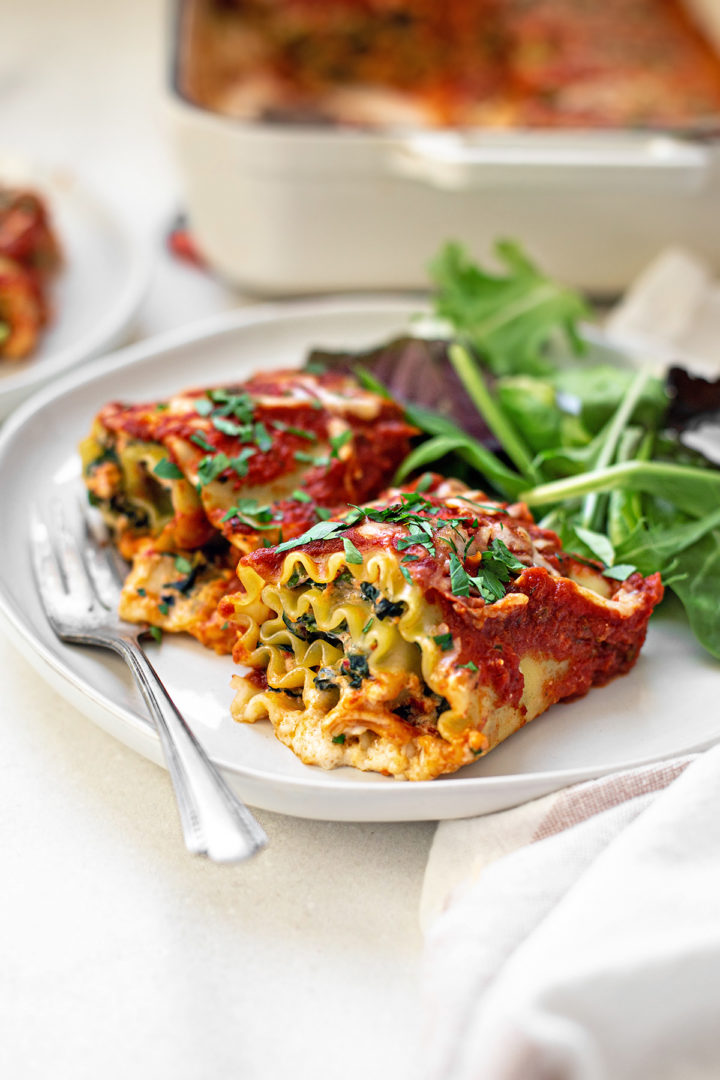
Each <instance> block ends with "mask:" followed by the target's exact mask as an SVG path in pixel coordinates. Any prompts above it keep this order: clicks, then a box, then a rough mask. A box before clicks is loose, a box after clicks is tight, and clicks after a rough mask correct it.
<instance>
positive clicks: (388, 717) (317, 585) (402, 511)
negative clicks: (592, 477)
mask: <svg viewBox="0 0 720 1080" xmlns="http://www.w3.org/2000/svg"><path fill="white" fill-rule="evenodd" d="M237 573H238V578H239V580H240V582H241V583H242V589H241V590H240V591H239V592H238V593H236V594H235V595H232V596H228V597H225V598H224V599H223V601H222V602H221V605H220V611H221V614H222V616H223V617H224V618H226V619H227V620H228V621H229V622H230V624H231V625H232V626H233V627H234V629H235V631H236V632H237V635H238V637H237V642H236V646H235V650H234V658H235V660H236V662H238V663H241V664H244V665H247V666H248V667H249V668H250V671H249V673H248V674H246V675H236V676H235V677H234V680H233V681H234V685H235V688H236V691H237V693H236V698H235V702H234V705H233V713H234V715H235V717H236V719H238V720H242V721H251V722H252V721H256V720H261V719H266V718H267V719H269V720H270V721H271V723H272V725H273V727H274V729H275V733H276V735H277V736H278V738H279V739H280V740H281V741H282V742H284V743H285V744H286V745H288V746H289V747H290V748H291V749H292V750H293V751H294V752H295V753H296V754H297V755H298V756H299V757H300V758H301V759H302V760H303V761H304V762H305V763H307V764H315V765H320V766H323V767H325V768H333V767H336V766H339V765H352V766H355V767H356V768H360V769H366V770H373V771H378V772H381V773H384V774H386V775H392V776H396V777H398V778H404V779H409V780H426V779H432V778H433V777H436V776H438V775H440V774H442V773H447V772H453V771H454V770H456V769H458V768H459V767H461V766H462V765H465V764H467V763H469V762H472V761H474V760H476V759H477V758H478V757H480V756H482V755H484V754H486V753H487V752H488V751H489V750H491V749H492V748H493V747H494V746H496V745H497V744H498V743H499V742H501V741H502V740H503V739H505V738H507V736H508V735H510V734H512V733H513V732H514V731H516V730H517V729H518V728H519V727H521V726H522V725H523V724H525V723H527V722H528V721H529V720H532V719H533V718H534V717H536V716H538V715H539V714H540V713H542V712H543V711H544V710H545V709H547V708H548V707H549V706H550V705H552V704H554V703H555V702H557V701H560V700H562V699H563V698H569V697H576V696H578V695H581V694H584V693H586V692H587V691H588V690H589V689H590V687H591V686H593V685H599V684H602V683H605V682H607V681H608V680H609V679H611V678H612V677H614V676H615V675H619V674H621V673H623V672H625V671H627V670H629V668H630V667H631V666H632V665H633V664H634V662H635V660H636V659H637V656H638V653H639V650H640V647H641V645H642V643H643V640H644V638H645V633H646V629H647V622H648V619H649V617H650V614H651V612H652V610H653V607H654V606H655V604H657V603H658V602H659V600H660V598H661V596H662V586H661V584H660V580H659V577H658V575H654V576H653V577H651V578H647V579H644V578H643V577H642V576H641V575H640V574H633V575H632V576H631V577H630V578H629V579H628V580H627V581H624V582H619V581H616V580H614V579H612V578H610V577H605V576H603V574H602V572H601V568H600V567H599V566H593V565H588V564H587V563H585V562H580V561H579V560H576V559H574V558H573V557H572V556H569V555H566V554H565V553H563V551H562V550H561V547H560V542H559V540H558V537H557V536H556V535H555V534H554V533H552V532H550V531H548V530H544V529H542V528H540V527H539V526H537V525H536V524H535V523H534V522H533V520H532V517H531V516H530V514H529V513H528V511H527V508H526V507H525V506H524V505H522V504H518V505H513V506H508V505H506V504H503V503H496V502H491V501H489V500H488V499H487V497H486V496H485V495H484V494H482V493H481V492H472V491H467V490H466V489H464V488H463V486H462V485H460V484H458V483H457V482H452V481H450V482H447V483H446V484H445V485H443V486H441V487H440V488H438V489H437V490H436V491H435V492H434V493H433V494H428V495H425V494H423V493H421V492H419V491H414V492H407V491H405V492H403V491H393V492H390V493H388V495H387V497H386V498H385V499H384V500H383V501H381V502H376V503H373V504H370V505H368V506H365V507H353V508H352V509H351V510H350V511H349V513H347V514H345V515H344V517H343V518H342V519H339V520H336V521H326V522H321V523H319V524H318V525H317V526H315V527H314V528H312V529H310V530H308V532H306V533H305V534H304V535H303V536H301V537H299V538H297V539H296V540H291V541H288V542H286V543H283V544H280V545H279V546H278V547H275V548H269V549H265V550H258V551H255V552H254V553H253V554H252V555H248V556H246V557H245V558H243V559H242V560H241V561H240V563H239V565H238V568H237Z"/></svg>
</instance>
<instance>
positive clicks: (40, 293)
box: [0, 185, 62, 360]
mask: <svg viewBox="0 0 720 1080" xmlns="http://www.w3.org/2000/svg"><path fill="white" fill-rule="evenodd" d="M61 262H62V258H61V254H60V245H59V243H58V240H57V237H56V236H55V233H54V231H53V228H52V225H51V223H50V217H49V214H48V210H47V207H46V205H45V203H44V202H43V200H42V199H41V198H40V196H39V195H36V194H35V193H34V192H32V191H25V190H18V189H15V188H7V187H3V186H2V185H0V359H5V360H22V359H24V358H25V357H26V356H29V355H30V353H31V352H32V351H33V349H34V348H35V346H36V345H37V341H38V337H39V335H40V333H41V332H42V330H43V327H45V326H46V325H47V323H48V322H49V320H50V315H51V311H50V302H49V299H48V288H49V285H50V282H51V281H52V278H53V277H54V275H55V274H56V272H57V270H58V268H59V267H60V264H61Z"/></svg>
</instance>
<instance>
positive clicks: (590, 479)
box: [519, 461, 720, 517]
mask: <svg viewBox="0 0 720 1080" xmlns="http://www.w3.org/2000/svg"><path fill="white" fill-rule="evenodd" d="M617 488H628V489H629V490H631V491H644V492H647V494H649V495H656V496H657V497H658V498H661V499H665V500H667V501H668V502H671V503H674V504H675V506H677V507H678V509H680V510H683V511H684V512H685V513H687V514H690V515H692V516H693V517H702V516H703V514H704V513H705V512H706V511H707V507H708V506H716V505H717V504H718V501H720V470H715V469H699V468H697V467H694V466H690V465H673V464H669V463H666V462H661V461H623V462H621V463H620V464H619V465H610V466H608V468H606V469H597V470H595V471H593V472H588V473H582V474H581V475H580V476H572V477H569V478H567V479H565V480H553V481H551V482H550V483H548V484H541V485H540V486H538V487H536V488H533V489H531V490H528V491H524V492H521V493H520V496H519V498H520V499H522V500H523V502H526V503H527V504H528V506H530V507H533V506H547V505H548V504H550V503H558V502H562V501H563V500H565V499H572V498H576V497H577V496H580V495H587V494H588V493H589V492H593V491H614V490H616V489H617Z"/></svg>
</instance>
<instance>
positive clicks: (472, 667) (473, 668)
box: [458, 660, 478, 671]
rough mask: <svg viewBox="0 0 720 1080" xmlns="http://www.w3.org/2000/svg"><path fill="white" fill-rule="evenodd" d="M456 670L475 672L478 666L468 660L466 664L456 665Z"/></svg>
mask: <svg viewBox="0 0 720 1080" xmlns="http://www.w3.org/2000/svg"><path fill="white" fill-rule="evenodd" d="M458 668H467V670H468V671H477V670H478V666H477V664H476V663H475V662H474V660H468V662H467V664H458Z"/></svg>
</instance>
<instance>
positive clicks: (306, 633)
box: [282, 612, 347, 649]
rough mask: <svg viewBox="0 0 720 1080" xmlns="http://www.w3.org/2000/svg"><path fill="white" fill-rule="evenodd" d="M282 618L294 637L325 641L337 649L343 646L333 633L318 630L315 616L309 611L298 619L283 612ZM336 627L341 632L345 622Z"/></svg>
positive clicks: (345, 626) (345, 624)
mask: <svg viewBox="0 0 720 1080" xmlns="http://www.w3.org/2000/svg"><path fill="white" fill-rule="evenodd" d="M282 620H283V622H284V623H285V625H286V626H287V628H288V630H289V631H290V633H291V634H293V635H294V636H295V637H296V638H300V640H301V641H307V642H313V641H327V642H328V644H330V645H334V646H335V647H336V648H337V649H342V647H343V643H342V641H341V640H340V638H339V637H337V636H336V635H335V634H328V633H326V631H325V630H318V625H317V623H316V622H315V616H314V615H311V614H310V612H306V613H305V614H304V615H301V616H300V618H299V619H289V618H288V617H287V615H286V614H285V612H283V616H282ZM337 629H338V631H339V632H340V633H342V632H343V631H345V630H347V623H346V622H342V623H340V625H339V626H338V627H337Z"/></svg>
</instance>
